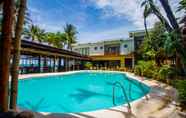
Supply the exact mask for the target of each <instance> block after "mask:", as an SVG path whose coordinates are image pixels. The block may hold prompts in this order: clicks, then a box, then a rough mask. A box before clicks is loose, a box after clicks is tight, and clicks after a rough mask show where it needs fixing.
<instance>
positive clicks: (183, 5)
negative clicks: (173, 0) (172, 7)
mask: <svg viewBox="0 0 186 118" xmlns="http://www.w3.org/2000/svg"><path fill="white" fill-rule="evenodd" d="M179 3H180V6H179V7H178V11H181V10H185V11H186V0H181V1H180V2H179Z"/></svg>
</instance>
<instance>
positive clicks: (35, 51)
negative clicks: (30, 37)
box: [20, 40, 91, 74]
mask: <svg viewBox="0 0 186 118" xmlns="http://www.w3.org/2000/svg"><path fill="white" fill-rule="evenodd" d="M90 60H91V59H90V58H89V57H87V56H83V55H81V54H78V53H75V52H72V51H68V50H64V49H59V48H55V47H51V46H48V45H44V44H40V43H36V42H31V41H26V40H22V42H21V59H20V74H27V73H43V72H61V71H70V70H80V69H81V70H82V69H84V63H86V62H87V61H90Z"/></svg>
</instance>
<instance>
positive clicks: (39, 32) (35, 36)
mask: <svg viewBox="0 0 186 118" xmlns="http://www.w3.org/2000/svg"><path fill="white" fill-rule="evenodd" d="M23 35H24V37H25V38H28V39H31V40H32V41H36V40H37V41H39V42H42V41H43V40H44V38H45V31H44V30H43V29H41V28H39V27H38V26H37V25H34V24H32V25H29V26H28V28H25V29H24V32H23Z"/></svg>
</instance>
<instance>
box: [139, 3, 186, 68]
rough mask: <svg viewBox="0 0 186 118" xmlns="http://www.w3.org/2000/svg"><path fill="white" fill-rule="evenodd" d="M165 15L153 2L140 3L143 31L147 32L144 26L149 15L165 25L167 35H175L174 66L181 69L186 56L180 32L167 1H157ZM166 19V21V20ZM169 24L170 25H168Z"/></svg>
mask: <svg viewBox="0 0 186 118" xmlns="http://www.w3.org/2000/svg"><path fill="white" fill-rule="evenodd" d="M159 1H160V3H161V5H162V7H163V9H164V11H165V13H166V16H167V18H166V17H165V16H163V15H162V13H161V12H160V10H159V8H158V7H157V6H156V5H155V3H154V1H153V0H145V1H144V2H143V3H142V6H145V8H144V25H145V29H146V31H147V26H146V18H147V17H148V16H149V15H150V14H154V15H156V16H157V18H158V19H159V20H160V21H161V22H162V24H164V25H165V27H166V29H167V31H168V32H169V33H177V34H178V35H177V38H174V40H176V41H178V42H179V43H176V44H177V45H175V47H174V48H175V49H176V66H177V68H179V69H180V68H182V67H181V66H182V65H183V60H185V59H186V54H185V52H184V48H183V45H182V43H181V40H180V39H181V38H180V36H181V35H180V32H179V25H178V23H177V21H176V18H175V16H174V14H173V12H172V10H171V7H170V5H169V3H168V0H159ZM166 19H168V20H166ZM169 23H170V25H169ZM181 57H182V62H181Z"/></svg>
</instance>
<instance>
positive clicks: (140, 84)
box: [127, 78, 149, 100]
mask: <svg viewBox="0 0 186 118" xmlns="http://www.w3.org/2000/svg"><path fill="white" fill-rule="evenodd" d="M127 79H128V80H130V81H132V80H131V79H130V78H127ZM138 83H139V86H138V85H137V84H136V83H135V82H133V84H135V85H137V87H139V88H140V90H141V91H142V92H143V94H144V95H145V98H146V100H149V98H148V96H147V94H146V93H145V90H144V88H143V86H142V83H141V82H138Z"/></svg>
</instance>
